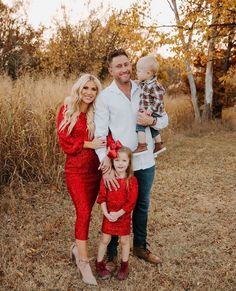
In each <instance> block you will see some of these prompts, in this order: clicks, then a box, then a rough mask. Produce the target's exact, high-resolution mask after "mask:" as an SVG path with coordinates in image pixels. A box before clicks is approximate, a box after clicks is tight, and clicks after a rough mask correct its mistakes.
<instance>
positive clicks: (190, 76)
mask: <svg viewBox="0 0 236 291" xmlns="http://www.w3.org/2000/svg"><path fill="white" fill-rule="evenodd" d="M167 2H168V3H169V5H170V7H171V9H172V11H173V12H174V14H175V21H176V24H177V26H178V27H179V28H178V33H179V37H180V39H181V42H182V46H183V53H184V54H185V55H187V54H186V53H187V52H188V51H189V45H190V43H191V41H192V34H191V36H190V37H189V40H188V43H186V41H185V38H184V34H183V30H182V29H181V28H180V27H181V23H180V17H179V12H178V8H177V3H176V0H167ZM184 62H185V67H186V71H187V77H188V82H189V86H190V92H191V100H192V105H193V110H194V116H195V121H197V122H200V121H201V117H200V111H199V107H198V97H197V89H196V83H195V80H194V76H193V73H192V70H191V66H190V63H189V61H188V58H187V57H186V59H185V60H184Z"/></svg>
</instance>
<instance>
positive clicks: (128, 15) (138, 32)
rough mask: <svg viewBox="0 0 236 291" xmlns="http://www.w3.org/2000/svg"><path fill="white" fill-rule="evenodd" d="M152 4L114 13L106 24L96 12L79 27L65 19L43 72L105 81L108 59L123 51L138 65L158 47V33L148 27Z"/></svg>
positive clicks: (47, 52) (53, 39) (44, 59)
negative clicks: (84, 75) (88, 75)
mask: <svg viewBox="0 0 236 291" xmlns="http://www.w3.org/2000/svg"><path fill="white" fill-rule="evenodd" d="M149 2H150V1H149ZM149 4H150V3H145V4H138V3H135V4H133V5H132V6H131V7H130V8H129V9H127V10H125V11H117V10H112V11H111V12H110V13H109V14H108V16H106V17H105V16H104V18H103V19H102V20H100V19H99V17H98V14H100V15H101V13H98V11H92V12H91V14H90V16H89V17H88V19H86V20H85V21H80V22H79V23H77V25H72V24H71V23H70V22H69V21H68V17H64V22H63V23H62V24H61V23H59V22H58V23H57V27H56V33H55V34H54V35H53V36H52V37H51V39H50V41H49V43H48V44H47V45H46V47H45V50H44V53H43V56H42V68H43V70H48V71H50V72H59V71H63V72H64V74H65V75H66V76H69V75H70V74H72V73H75V74H77V75H78V74H79V73H80V72H84V71H89V72H92V73H95V74H97V75H98V76H99V77H100V78H101V79H105V78H106V77H107V74H108V72H107V69H106V57H107V55H108V54H109V52H110V51H112V50H114V49H115V48H119V47H122V48H124V49H126V50H127V52H128V53H129V54H130V56H131V60H132V61H134V63H135V62H136V61H137V56H138V55H139V56H140V55H142V54H144V53H145V54H147V53H148V52H152V51H153V49H154V48H155V47H156V46H157V44H158V32H157V31H156V30H153V29H152V28H151V27H146V26H145V25H144V23H145V21H146V20H145V19H146V15H148V9H149ZM105 15H107V13H105Z"/></svg>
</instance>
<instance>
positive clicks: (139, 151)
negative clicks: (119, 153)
mask: <svg viewBox="0 0 236 291" xmlns="http://www.w3.org/2000/svg"><path fill="white" fill-rule="evenodd" d="M147 151H148V148H147V144H146V143H138V147H137V148H136V150H135V151H134V152H133V155H134V156H138V155H141V154H143V153H145V152H147Z"/></svg>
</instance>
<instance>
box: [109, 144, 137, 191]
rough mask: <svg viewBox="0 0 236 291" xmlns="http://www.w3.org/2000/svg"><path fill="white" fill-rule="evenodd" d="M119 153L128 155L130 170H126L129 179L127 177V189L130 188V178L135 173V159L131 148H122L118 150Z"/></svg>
mask: <svg viewBox="0 0 236 291" xmlns="http://www.w3.org/2000/svg"><path fill="white" fill-rule="evenodd" d="M119 153H126V154H127V156H128V159H129V165H128V168H127V169H126V173H127V177H126V179H127V180H126V186H127V189H128V188H129V184H130V183H129V182H130V178H131V177H132V176H133V174H134V172H133V163H132V158H133V153H132V151H131V149H130V148H128V147H125V146H122V148H120V149H118V150H117V154H119ZM113 161H114V159H112V166H113V167H114V163H113Z"/></svg>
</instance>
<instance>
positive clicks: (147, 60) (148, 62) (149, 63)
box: [137, 55, 159, 74]
mask: <svg viewBox="0 0 236 291" xmlns="http://www.w3.org/2000/svg"><path fill="white" fill-rule="evenodd" d="M137 64H139V65H141V66H142V65H145V66H146V67H148V68H149V69H150V70H151V71H152V72H153V73H154V74H156V73H157V72H158V71H159V63H158V62H157V60H156V58H155V57H154V56H153V55H148V56H145V57H142V58H140V59H139V60H138V62H137Z"/></svg>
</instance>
